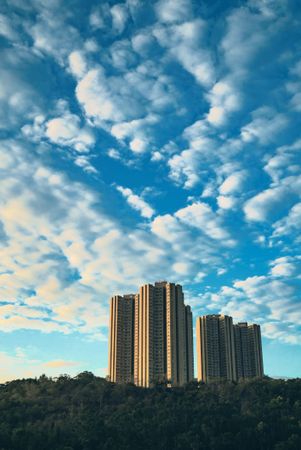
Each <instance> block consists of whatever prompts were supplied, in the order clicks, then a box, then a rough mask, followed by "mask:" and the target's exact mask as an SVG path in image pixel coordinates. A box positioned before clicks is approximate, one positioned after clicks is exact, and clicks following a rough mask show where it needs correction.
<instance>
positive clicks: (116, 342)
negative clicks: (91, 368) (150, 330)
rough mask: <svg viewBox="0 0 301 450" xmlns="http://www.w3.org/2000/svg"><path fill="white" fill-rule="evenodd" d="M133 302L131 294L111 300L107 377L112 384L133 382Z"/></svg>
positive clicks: (133, 296)
mask: <svg viewBox="0 0 301 450" xmlns="http://www.w3.org/2000/svg"><path fill="white" fill-rule="evenodd" d="M134 300H135V295H133V294H129V295H124V296H120V295H115V296H114V297H112V298H111V305H110V339H109V377H110V381H113V382H114V383H129V382H132V381H133V375H134V347H133V345H134V311H135V310H134Z"/></svg>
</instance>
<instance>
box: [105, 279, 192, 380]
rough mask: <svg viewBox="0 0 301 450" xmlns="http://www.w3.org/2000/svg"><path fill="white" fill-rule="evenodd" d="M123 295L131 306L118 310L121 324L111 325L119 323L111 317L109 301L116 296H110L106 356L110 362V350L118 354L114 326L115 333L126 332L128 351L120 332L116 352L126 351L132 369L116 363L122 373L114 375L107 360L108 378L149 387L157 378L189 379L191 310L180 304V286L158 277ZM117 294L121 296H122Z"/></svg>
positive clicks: (190, 366)
mask: <svg viewBox="0 0 301 450" xmlns="http://www.w3.org/2000/svg"><path fill="white" fill-rule="evenodd" d="M127 297H128V299H129V298H130V302H131V305H132V308H133V309H132V310H131V313H130V312H129V311H127V312H125V310H124V309H123V310H122V311H123V312H124V320H125V322H126V324H124V328H122V327H119V328H118V326H117V328H116V326H115V323H117V324H118V323H119V322H118V321H117V322H116V321H114V319H112V315H113V316H114V314H115V309H114V308H113V307H112V303H113V304H115V303H114V302H115V300H114V299H116V297H113V298H112V299H111V323H110V327H111V331H110V336H111V337H110V343H111V341H112V340H113V342H112V343H111V344H110V351H109V360H110V361H113V362H114V358H115V356H114V352H116V353H117V354H118V337H117V338H115V340H114V339H113V338H112V335H113V336H114V333H115V332H114V326H115V328H116V329H117V335H118V333H122V332H123V331H122V330H124V332H125V333H126V332H127V333H128V338H127V344H126V345H128V343H129V342H131V345H132V352H130V348H129V347H128V346H126V349H125V348H123V347H124V336H123V338H122V339H121V340H122V343H121V344H120V345H121V349H120V351H119V354H120V355H121V354H123V355H129V356H128V358H129V360H130V361H131V363H130V364H131V370H132V371H131V373H130V372H127V371H126V369H125V367H128V365H127V364H125V362H123V365H122V364H121V363H120V367H122V370H123V371H124V373H125V375H122V376H119V377H117V376H115V375H114V370H115V365H116V364H115V365H114V364H113V363H111V362H110V366H109V377H110V379H111V381H115V382H121V383H122V382H125V381H123V380H125V379H128V380H129V379H131V380H133V382H134V383H135V384H136V385H138V386H143V387H149V386H152V385H154V384H156V383H158V382H166V383H168V384H170V385H171V386H182V385H183V384H185V383H187V382H189V381H191V380H193V378H194V373H193V372H194V370H193V334H192V313H191V310H190V307H189V306H185V304H184V295H183V291H182V287H181V286H180V285H178V284H177V285H176V284H174V283H168V282H166V281H161V282H156V283H155V284H154V285H152V284H145V285H143V286H141V287H140V289H139V294H136V295H131V296H127ZM117 298H119V299H120V298H123V299H125V296H124V297H117ZM121 303H122V302H121ZM129 308H130V307H129ZM129 308H128V309H129ZM130 317H131V318H130ZM121 320H122V319H121ZM112 330H113V331H112ZM126 330H127V331H126ZM116 339H117V341H116ZM121 340H120V341H121ZM115 341H116V342H117V349H116V350H115V347H114V342H115ZM111 349H112V350H111ZM131 377H132V378H131ZM121 380H122V381H121Z"/></svg>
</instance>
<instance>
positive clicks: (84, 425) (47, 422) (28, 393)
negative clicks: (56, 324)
mask: <svg viewBox="0 0 301 450" xmlns="http://www.w3.org/2000/svg"><path fill="white" fill-rule="evenodd" d="M50 449H51V450H100V449H101V450H102V449H103V450H111V449H112V450H113V449H114V450H123V449H124V450H125V449H128V450H135V449H137V450H139V449H141V450H148V449H162V450H163V449H164V450H169V449H170V450H174V449H175V450H176V449H183V450H186V449H187V450H189V449H191V450H236V449H240V450H253V449H254V450H255V449H256V450H293V449H294V450H295V449H296V450H297V449H301V380H300V379H295V380H287V381H284V380H272V379H268V378H265V379H262V380H252V381H248V382H244V383H239V384H235V383H213V384H206V385H205V384H200V383H196V382H193V383H190V384H188V385H186V386H185V387H182V388H167V387H165V386H163V385H158V386H156V387H154V388H151V389H143V388H138V387H136V386H134V385H131V384H127V385H116V384H113V383H110V382H108V381H106V380H105V379H103V378H99V377H95V376H94V375H93V374H92V373H89V372H84V373H81V374H79V375H78V376H76V377H74V378H70V377H69V376H67V375H62V376H60V377H58V378H56V379H51V378H47V377H46V376H44V375H43V376H41V377H40V378H38V379H23V380H15V381H11V382H8V383H5V384H2V385H0V450H50Z"/></svg>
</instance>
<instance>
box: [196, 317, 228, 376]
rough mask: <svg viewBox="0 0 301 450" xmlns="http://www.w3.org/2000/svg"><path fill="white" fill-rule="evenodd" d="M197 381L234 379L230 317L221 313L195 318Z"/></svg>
mask: <svg viewBox="0 0 301 450" xmlns="http://www.w3.org/2000/svg"><path fill="white" fill-rule="evenodd" d="M196 334H197V362H198V380H199V381H204V382H208V381H217V380H221V379H224V380H232V381H234V380H236V362H235V348H234V330H233V323H232V317H229V316H224V315H221V314H212V315H206V316H202V317H198V318H197V323H196Z"/></svg>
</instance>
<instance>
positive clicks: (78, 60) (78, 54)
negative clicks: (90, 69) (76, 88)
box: [68, 50, 87, 78]
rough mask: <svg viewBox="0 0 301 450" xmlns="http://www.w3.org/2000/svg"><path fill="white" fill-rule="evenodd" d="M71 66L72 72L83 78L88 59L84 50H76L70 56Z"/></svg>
mask: <svg viewBox="0 0 301 450" xmlns="http://www.w3.org/2000/svg"><path fill="white" fill-rule="evenodd" d="M68 61H69V67H70V71H71V73H72V74H73V75H74V76H75V77H77V78H82V77H83V76H84V75H85V73H86V72H87V61H86V58H85V55H84V53H83V52H82V51H79V50H76V51H73V52H72V53H70V55H69V56H68Z"/></svg>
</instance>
